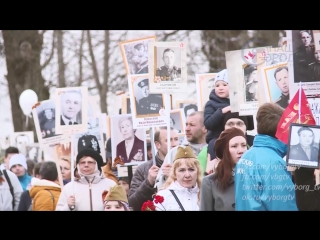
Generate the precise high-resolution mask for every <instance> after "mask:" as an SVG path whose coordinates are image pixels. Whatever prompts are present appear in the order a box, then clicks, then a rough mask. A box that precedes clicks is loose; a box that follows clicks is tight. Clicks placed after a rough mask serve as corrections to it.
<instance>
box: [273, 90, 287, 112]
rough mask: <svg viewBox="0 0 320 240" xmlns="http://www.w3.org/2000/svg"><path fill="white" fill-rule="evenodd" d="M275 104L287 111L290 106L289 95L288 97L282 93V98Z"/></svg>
mask: <svg viewBox="0 0 320 240" xmlns="http://www.w3.org/2000/svg"><path fill="white" fill-rule="evenodd" d="M274 103H276V104H278V105H279V106H280V107H282V108H284V109H286V108H287V107H288V105H289V94H288V95H287V96H286V95H284V94H283V93H282V94H281V96H280V97H279V98H278V99H277V100H276V101H275V102H274Z"/></svg>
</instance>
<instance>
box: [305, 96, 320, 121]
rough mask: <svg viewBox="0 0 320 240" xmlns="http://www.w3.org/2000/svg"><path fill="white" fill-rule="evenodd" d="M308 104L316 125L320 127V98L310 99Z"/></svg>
mask: <svg viewBox="0 0 320 240" xmlns="http://www.w3.org/2000/svg"><path fill="white" fill-rule="evenodd" d="M308 103H309V106H310V109H311V111H312V115H313V117H314V120H315V121H316V125H318V126H320V98H308Z"/></svg>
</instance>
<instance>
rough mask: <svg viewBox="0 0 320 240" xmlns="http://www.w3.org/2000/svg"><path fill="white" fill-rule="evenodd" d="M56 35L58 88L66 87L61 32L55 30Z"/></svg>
mask: <svg viewBox="0 0 320 240" xmlns="http://www.w3.org/2000/svg"><path fill="white" fill-rule="evenodd" d="M55 31H56V34H57V53H58V68H59V75H58V79H59V88H63V87H66V79H65V64H64V61H63V59H64V58H63V32H62V30H55Z"/></svg>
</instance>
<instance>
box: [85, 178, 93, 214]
mask: <svg viewBox="0 0 320 240" xmlns="http://www.w3.org/2000/svg"><path fill="white" fill-rule="evenodd" d="M94 178H95V177H93V179H92V181H91V182H90V181H89V180H88V179H87V178H86V180H87V182H88V183H89V197H90V211H93V206H92V182H93V180H94Z"/></svg>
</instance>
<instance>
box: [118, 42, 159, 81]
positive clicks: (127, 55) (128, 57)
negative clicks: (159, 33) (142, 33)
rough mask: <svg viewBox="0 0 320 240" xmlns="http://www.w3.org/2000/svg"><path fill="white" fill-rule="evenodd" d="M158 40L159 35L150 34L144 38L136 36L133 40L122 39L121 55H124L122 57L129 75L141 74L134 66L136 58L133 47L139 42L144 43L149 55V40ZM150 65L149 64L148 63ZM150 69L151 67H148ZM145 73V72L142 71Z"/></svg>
mask: <svg viewBox="0 0 320 240" xmlns="http://www.w3.org/2000/svg"><path fill="white" fill-rule="evenodd" d="M150 41H151V42H156V41H157V37H156V36H148V37H142V38H135V39H131V40H127V41H122V42H120V43H119V47H120V51H121V55H122V59H123V62H124V66H125V69H126V73H127V75H129V74H139V73H137V70H136V69H135V68H134V64H135V63H134V60H133V59H132V58H133V54H134V53H133V48H134V46H136V45H137V44H139V43H142V44H143V46H144V48H145V51H146V56H147V57H148V56H149V55H148V52H149V48H148V42H150ZM147 64H149V60H148V58H147ZM147 66H148V65H147ZM147 69H148V71H149V68H147ZM141 74H144V73H141Z"/></svg>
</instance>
